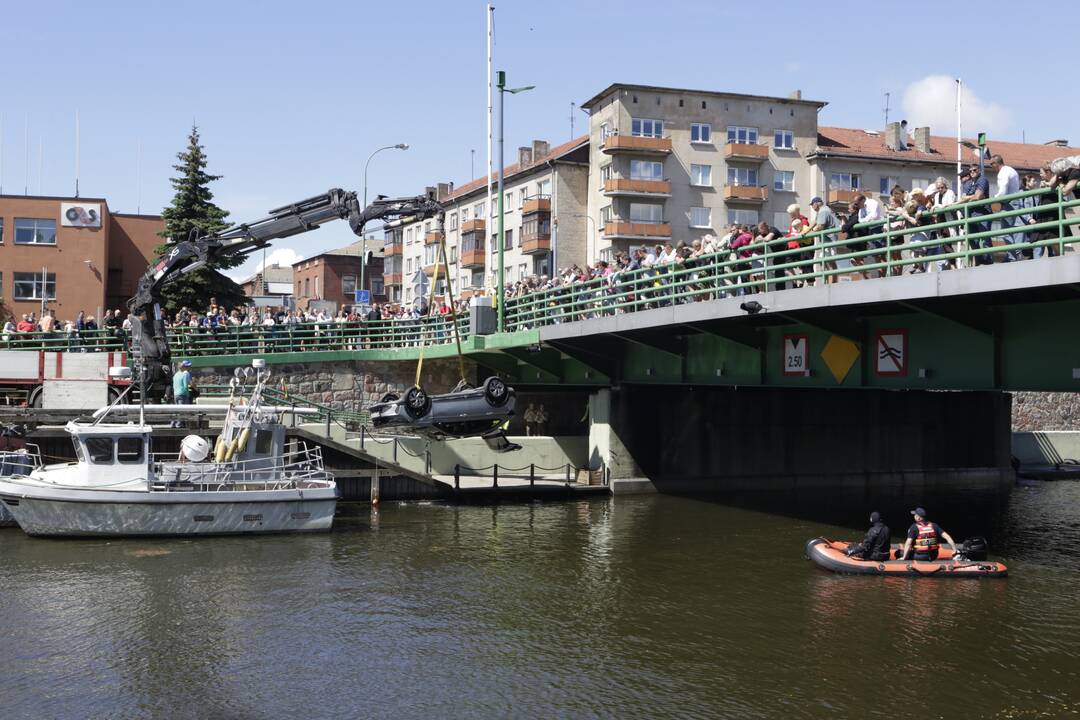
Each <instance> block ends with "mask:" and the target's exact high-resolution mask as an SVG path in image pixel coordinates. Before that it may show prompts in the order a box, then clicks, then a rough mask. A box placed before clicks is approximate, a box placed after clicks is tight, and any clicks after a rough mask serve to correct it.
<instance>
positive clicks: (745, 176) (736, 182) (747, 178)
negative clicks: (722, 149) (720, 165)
mask: <svg viewBox="0 0 1080 720" xmlns="http://www.w3.org/2000/svg"><path fill="white" fill-rule="evenodd" d="M760 179H761V178H760V177H759V176H758V171H757V169H756V168H745V167H735V166H733V165H728V169H727V184H728V185H733V186H735V187H760V186H759V185H758V181H759V180H760Z"/></svg>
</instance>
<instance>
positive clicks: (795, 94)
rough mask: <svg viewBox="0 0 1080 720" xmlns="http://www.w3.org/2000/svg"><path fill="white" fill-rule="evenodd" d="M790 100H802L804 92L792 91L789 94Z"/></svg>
mask: <svg viewBox="0 0 1080 720" xmlns="http://www.w3.org/2000/svg"><path fill="white" fill-rule="evenodd" d="M788 98H790V99H792V100H802V90H792V91H791V92H790V93H789V94H788Z"/></svg>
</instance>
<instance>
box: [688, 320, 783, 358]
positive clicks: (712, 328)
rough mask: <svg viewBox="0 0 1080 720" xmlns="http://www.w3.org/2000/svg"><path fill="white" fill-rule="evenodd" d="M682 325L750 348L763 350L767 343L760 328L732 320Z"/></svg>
mask: <svg viewBox="0 0 1080 720" xmlns="http://www.w3.org/2000/svg"><path fill="white" fill-rule="evenodd" d="M680 327H684V328H687V329H688V330H692V331H694V332H696V333H699V334H701V335H709V336H711V337H715V338H720V339H721V340H728V341H730V342H733V343H735V344H736V345H742V346H743V347H745V348H748V349H750V350H754V351H757V350H761V348H762V347H764V345H765V334H764V333H762V332H760V331H759V329H758V328H754V327H742V326H740V325H736V324H734V323H732V322H730V321H727V322H715V323H710V324H708V325H706V324H704V323H703V324H700V325H689V324H683V325H681V326H680Z"/></svg>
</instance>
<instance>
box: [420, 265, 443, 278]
mask: <svg viewBox="0 0 1080 720" xmlns="http://www.w3.org/2000/svg"><path fill="white" fill-rule="evenodd" d="M436 267H437V264H436V263H432V264H430V265H425V266H424V274H425V275H427V276H428V277H431V276H432V275H434V274H435V268H436ZM439 274H440V275H444V274H445V271H440V272H439Z"/></svg>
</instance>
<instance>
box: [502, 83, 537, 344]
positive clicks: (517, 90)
mask: <svg viewBox="0 0 1080 720" xmlns="http://www.w3.org/2000/svg"><path fill="white" fill-rule="evenodd" d="M495 86H496V87H497V88H498V89H499V239H498V243H499V249H498V252H499V277H498V278H497V279H496V281H495V287H496V290H495V292H496V293H497V294H498V298H497V300H498V303H499V332H505V331H506V308H505V305H506V277H505V275H506V273H505V271H504V270H503V263H504V261H505V260H504V257H503V255H504V252H503V250H504V247H505V245H506V240H505V233H506V227H505V216H504V214H503V213H504V211H505V208H504V207H503V168H504V166H505V165H504V163H503V129H504V123H503V118H504V116H505V113H503V98H504V96H505V95H506V93H510V94H511V95H517V94H518V93H522V92H525V91H527V90H532V89H533V88H535V87H536V86H535V85H525V86H523V87H519V88H508V87H506V71H505V70H499V71H498V72H497V73H495Z"/></svg>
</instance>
